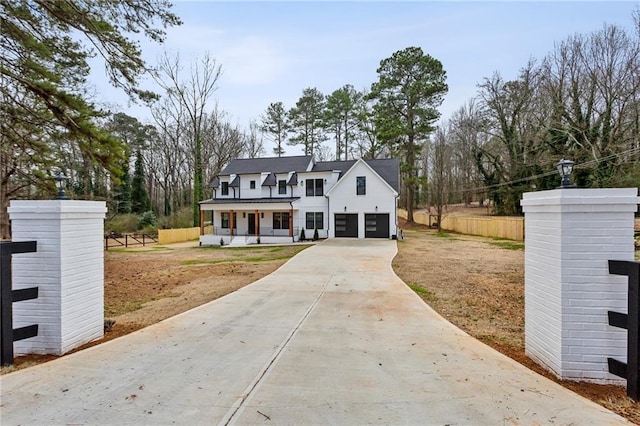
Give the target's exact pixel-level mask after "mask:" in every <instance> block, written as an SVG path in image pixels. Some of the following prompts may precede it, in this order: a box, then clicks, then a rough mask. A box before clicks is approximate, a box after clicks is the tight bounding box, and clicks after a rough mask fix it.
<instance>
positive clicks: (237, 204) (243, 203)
mask: <svg viewBox="0 0 640 426" xmlns="http://www.w3.org/2000/svg"><path fill="white" fill-rule="evenodd" d="M299 199H300V197H279V198H213V199H210V200H204V201H201V202H200V208H201V209H203V210H217V209H216V208H215V207H216V206H225V207H226V208H232V209H234V210H236V209H247V210H253V209H257V208H259V207H260V208H262V209H263V210H272V209H283V208H285V206H286V208H287V209H288V208H290V203H293V202H294V201H298V200H299ZM258 205H259V207H258ZM252 206H254V207H252ZM291 207H293V206H291ZM295 209H296V210H297V209H298V208H297V207H295Z"/></svg>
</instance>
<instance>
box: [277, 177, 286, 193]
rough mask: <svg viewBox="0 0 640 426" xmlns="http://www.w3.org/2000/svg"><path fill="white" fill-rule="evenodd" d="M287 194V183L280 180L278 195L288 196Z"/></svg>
mask: <svg viewBox="0 0 640 426" xmlns="http://www.w3.org/2000/svg"><path fill="white" fill-rule="evenodd" d="M286 193H287V181H286V180H279V181H278V194H286Z"/></svg>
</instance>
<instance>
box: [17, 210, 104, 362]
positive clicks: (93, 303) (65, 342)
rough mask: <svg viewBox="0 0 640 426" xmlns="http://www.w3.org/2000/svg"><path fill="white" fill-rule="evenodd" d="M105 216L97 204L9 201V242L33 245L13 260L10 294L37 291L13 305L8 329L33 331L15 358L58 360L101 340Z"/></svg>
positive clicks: (21, 343)
mask: <svg viewBox="0 0 640 426" xmlns="http://www.w3.org/2000/svg"><path fill="white" fill-rule="evenodd" d="M106 211H107V209H106V205H105V203H104V202H102V201H75V200H41V201H17V200H14V201H11V204H10V207H9V218H10V219H11V233H12V240H13V241H37V244H38V246H37V248H38V251H37V252H36V253H23V254H17V255H14V256H13V288H14V289H21V288H27V287H36V286H37V287H39V295H38V298H37V299H34V300H27V301H22V302H17V303H14V304H13V321H14V328H17V327H22V326H27V325H31V324H38V326H39V329H38V336H36V337H32V338H29V339H25V340H21V341H18V342H15V344H14V353H15V354H16V355H20V354H28V353H37V354H55V355H61V354H63V353H66V352H68V351H70V350H72V349H74V348H76V347H78V346H80V345H82V344H84V343H87V342H90V341H92V340H96V339H99V338H101V337H102V336H103V334H104V246H103V244H104V218H105V214H106Z"/></svg>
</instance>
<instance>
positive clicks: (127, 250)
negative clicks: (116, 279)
mask: <svg viewBox="0 0 640 426" xmlns="http://www.w3.org/2000/svg"><path fill="white" fill-rule="evenodd" d="M173 250H174V249H172V248H170V247H164V246H151V247H149V248H147V247H144V248H140V247H138V246H137V245H136V246H131V247H109V250H107V252H109V253H127V254H129V253H131V254H136V253H149V252H152V251H156V252H157V251H173Z"/></svg>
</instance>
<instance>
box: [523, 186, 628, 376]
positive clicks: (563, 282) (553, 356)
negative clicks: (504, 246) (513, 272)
mask: <svg viewBox="0 0 640 426" xmlns="http://www.w3.org/2000/svg"><path fill="white" fill-rule="evenodd" d="M639 201H640V198H638V190H637V189H636V188H627V189H557V190H552V191H541V192H533V193H526V194H524V196H523V200H522V202H521V203H522V210H523V211H524V213H525V242H526V244H525V351H526V353H527V355H528V356H530V357H531V358H533V359H534V360H536V361H537V362H539V363H541V364H543V365H545V366H547V367H548V368H549V369H551V370H552V371H553V372H555V373H556V374H557V375H558V376H560V377H562V378H565V379H575V380H589V381H595V382H601V383H606V382H621V379H620V378H618V377H616V376H614V375H612V374H610V373H609V372H608V366H607V358H608V357H613V358H616V359H618V360H620V361H626V343H627V335H626V331H625V330H621V329H619V328H615V327H612V326H609V324H608V317H607V311H610V310H611V311H618V312H623V313H626V312H627V281H626V277H621V276H616V275H611V274H609V267H608V261H609V260H633V258H634V241H633V221H634V212H635V211H636V210H637V207H638V202H639Z"/></svg>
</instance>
